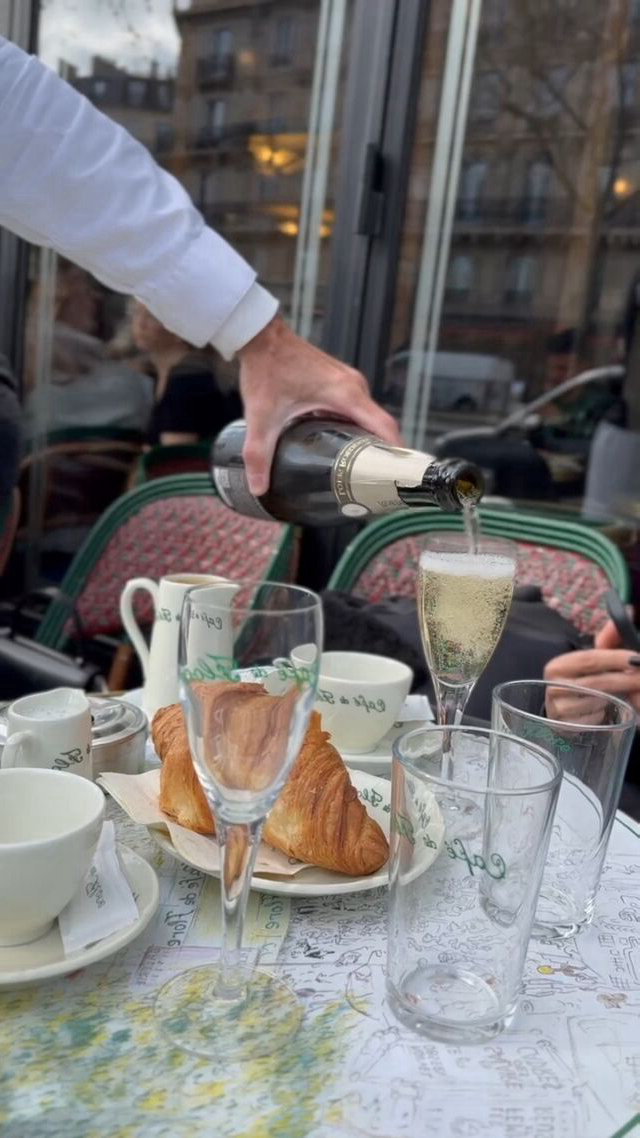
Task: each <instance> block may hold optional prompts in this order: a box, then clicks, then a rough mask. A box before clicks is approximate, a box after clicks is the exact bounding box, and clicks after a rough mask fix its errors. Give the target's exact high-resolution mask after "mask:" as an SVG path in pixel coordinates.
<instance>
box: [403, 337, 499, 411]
mask: <svg viewBox="0 0 640 1138" xmlns="http://www.w3.org/2000/svg"><path fill="white" fill-rule="evenodd" d="M414 361H415V362H416V363H417V364H418V366H419V367H420V368H422V367H423V366H424V364H425V362H426V353H425V352H411V351H409V350H406V351H401V352H395V354H394V355H392V356H390V357H389V359H388V360H387V362H386V364H385V369H384V384H383V392H382V398H381V402H382V403H383V405H384V406H386V407H387V409H388V410H390V411H391V412H392V413H393V412H396V413H398V412H399V411H400V409H401V407H402V403H403V399H404V391H405V386H406V380H407V374H408V371H409V368H410V365H411V364H412V363H413V362H414ZM516 385H517V381H516V378H515V373H514V369H513V364H512V363H511V361H510V360H505V359H502V358H501V357H500V356H486V355H481V354H480V353H476V352H436V353H435V356H434V364H433V377H432V381H431V399H430V404H429V406H430V409H431V410H434V411H459V412H460V413H469V414H483V415H496V416H499V415H505V414H506V413H507V411H508V410H509V407H510V405H511V400H512V395H513V391H514V386H516Z"/></svg>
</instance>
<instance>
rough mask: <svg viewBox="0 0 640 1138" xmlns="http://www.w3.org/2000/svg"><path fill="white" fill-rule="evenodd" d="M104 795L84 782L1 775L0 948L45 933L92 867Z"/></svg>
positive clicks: (62, 775) (31, 772) (34, 772)
mask: <svg viewBox="0 0 640 1138" xmlns="http://www.w3.org/2000/svg"><path fill="white" fill-rule="evenodd" d="M103 816H104V795H103V793H102V791H101V789H100V787H99V786H95V785H94V784H93V783H92V782H90V781H89V779H86V778H81V777H80V776H79V775H75V774H70V773H69V772H68V771H52V770H41V769H38V768H35V767H23V768H14V769H9V770H0V945H14V944H28V943H29V942H30V941H33V940H37V939H38V938H39V937H41V936H44V935H45V933H47V932H48V930H49V929H50V927H51V925H52V924H53V922H54V920H55V919H56V917H57V916H58V914H59V913H61V912H62V910H63V909H64V907H65V905H67V904H68V902H69V901H70V900H71V898H72V897H73V895H74V893H75V892H76V890H77V889H78V888H79V886H80V884H81V882H82V880H83V878H84V876H85V874H86V873H87V871H88V869H89V868H90V866H91V859H92V857H93V855H94V852H95V848H96V846H97V844H98V839H99V837H100V831H101V828H102V820H103Z"/></svg>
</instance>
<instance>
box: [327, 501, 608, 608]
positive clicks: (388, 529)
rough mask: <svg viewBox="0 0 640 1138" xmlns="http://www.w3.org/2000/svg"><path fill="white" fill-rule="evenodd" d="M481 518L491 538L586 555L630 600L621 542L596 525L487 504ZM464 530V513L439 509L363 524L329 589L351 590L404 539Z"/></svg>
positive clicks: (398, 514)
mask: <svg viewBox="0 0 640 1138" xmlns="http://www.w3.org/2000/svg"><path fill="white" fill-rule="evenodd" d="M480 520H481V524H482V532H483V533H484V534H487V535H490V536H492V537H507V538H511V539H512V540H513V541H519V542H528V543H530V544H532V545H546V546H549V547H551V548H553V549H566V550H568V551H570V552H571V553H579V554H582V556H583V557H586V558H588V559H589V560H590V561H593V562H595V564H596V565H598V566H599V567H600V569H602V571H603V572H604V573H605V574H606V576H607V578H608V580H609V581H610V583H611V585H612V587H613V588H614V589H616V590H617V592H618V593H619V595H620V597H621V599H622V600H623V601H627V600H628V599H629V572H628V569H627V565H626V563H625V560H624V558H623V556H622V554H621V553H620V550H619V549H618V548H617V546H615V545H614V544H613V542H612V541H611V540H610V539H609V538H608V537H606V536H605V534H603V533H600V532H599V531H598V530H597V529H593V528H592V527H591V526H587V525H583V524H582V523H580V522H572V521H565V520H564V519H563V520H558V519H557V518H548V517H544V516H543V515H542V514H533V513H532V514H530V513H521V512H518V511H516V510H513V511H512V510H506V509H490V508H489V507H486V508H483V509H481V510H480ZM462 528H463V522H462V517H461V515H460V514H445V513H442V512H441V511H440V510H430V509H427V510H411V511H405V510H403V511H402V512H401V513H397V514H389V515H387V516H386V517H384V518H378V519H376V520H375V521H373V522H370V523H369V525H367V526H365V528H364V529H363V530H361V532H360V533H359V534H358V536H357V537H355V538H354V540H353V541H352V542H351V543H350V544H349V545H348V546H347V548H346V549H345V551H344V553H343V555H342V557H341V558H340V560H339V561H338V564H337V565H336V567H335V569H334V570H333V573H332V574H331V578H330V580H329V583H328V585H327V588H329V589H341V590H343V591H345V592H349V591H350V590H351V589H352V588H353V586H354V585H355V583H356V581H357V580H358V579H359V577H360V575H361V574H362V573H363V572H364V570H365V569H366V567H367V565H369V563H370V562H371V561H372V560H373V558H374V557H376V556H377V554H378V553H380V552H381V550H383V549H385V548H386V547H387V546H389V545H392V544H393V543H394V542H396V541H398V540H399V539H400V538H403V537H411V536H414V535H415V534H427V533H431V532H433V531H434V530H440V531H442V530H447V531H452V532H459V531H462Z"/></svg>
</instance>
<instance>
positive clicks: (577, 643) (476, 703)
mask: <svg viewBox="0 0 640 1138" xmlns="http://www.w3.org/2000/svg"><path fill="white" fill-rule="evenodd" d="M322 602H323V607H324V618H325V649H326V650H327V651H331V650H343V651H352V652H373V653H377V654H378V655H380V656H393V657H394V658H395V659H396V660H402V661H403V663H405V664H408V665H409V667H410V668H412V669H413V672H414V683H413V688H412V690H413V691H414V692H426V693H427V694H428V695H429V697H430V699H431V702H432V703H433V702H434V695H433V686H432V684H431V678H430V676H429V672H428V669H427V665H426V662H425V658H424V653H423V651H422V644H421V641H420V629H419V627H418V617H417V613H416V602H415V601H414V600H413V598H411V597H390V598H389V599H388V600H386V601H379V602H376V603H372V602H371V601H366V600H364V599H363V598H362V597H354V596H352V595H351V594H350V593H342V592H338V591H332V590H326V591H325V592H324V593H323V594H322ZM587 646H588V642H587V641H585V638H584V637H583V636H581V634H580V633H579V632H578V631H577V629H575V628H574V627H573V625H572V624H570V623H569V621H568V620H565V619H564V617H562V616H561V615H560V613H558V612H556V611H555V609H552V608H549V606H548V605H546V604H545V603H544V602H543V600H542V595H541V593H540V590H539V589H537V588H535V587H533V586H521V587H520V588H516V590H515V592H514V599H513V601H512V603H511V610H510V612H509V616H508V618H507V623H506V625H505V629H504V632H503V634H502V637H501V639H500V642H499V644H498V647H497V648H496V650H495V652H494V654H493V656H492V658H491V660H490V661H489V663H488V665H487V667H486V668H485V670H484V672H483V673H482V675H481V677H480V679H479V680H478V683H477V684H476V686H475V688H474V690H473V692H472V693H471V696H470V698H469V702H468V704H467V709H466V714H467V715H468V716H469V717H470V718H473V719H481V720H485V721H489V720H490V719H491V693H492V691H493V688H494V687H495V686H496V684H500V683H504V682H505V681H507V680H536V679H541V678H542V673H543V671H544V667H545V664H547V662H548V661H549V660H551V659H553V657H554V656H559V655H561V654H562V653H564V652H571V651H572V650H573V649H574V648H584V647H587Z"/></svg>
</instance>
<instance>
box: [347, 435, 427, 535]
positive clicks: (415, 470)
mask: <svg viewBox="0 0 640 1138" xmlns="http://www.w3.org/2000/svg"><path fill="white" fill-rule="evenodd" d="M432 462H435V459H433V458H431V456H430V455H425V454H420V452H419V451H416V450H406V449H404V448H403V447H392V446H387V445H386V443H379V442H372V441H371V439H367V438H359V439H354V440H353V442H350V443H347V445H346V446H344V447H343V448H342V450H341V451H340V453H339V455H338V456H337V458H336V461H335V463H334V467H333V473H332V481H331V487H332V490H333V493H334V495H335V498H336V501H337V502H338V505H339V507H340V510H341V512H342V513H343V514H345V515H346V516H348V517H356V516H358V514H360V515H362V514H364V513H371V514H385V513H387V512H390V511H392V510H404V509H406V503H405V502H403V501H402V498H401V497H400V495H399V493H398V490H397V487H398V486H401V487H404V486H420V485H421V484H422V479H423V477H424V473H425V470H427V468H428V467H429V466H430V465H431V463H432Z"/></svg>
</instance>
